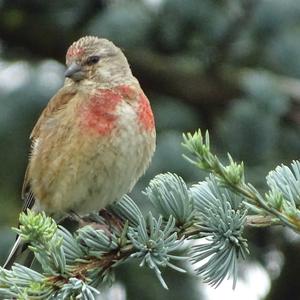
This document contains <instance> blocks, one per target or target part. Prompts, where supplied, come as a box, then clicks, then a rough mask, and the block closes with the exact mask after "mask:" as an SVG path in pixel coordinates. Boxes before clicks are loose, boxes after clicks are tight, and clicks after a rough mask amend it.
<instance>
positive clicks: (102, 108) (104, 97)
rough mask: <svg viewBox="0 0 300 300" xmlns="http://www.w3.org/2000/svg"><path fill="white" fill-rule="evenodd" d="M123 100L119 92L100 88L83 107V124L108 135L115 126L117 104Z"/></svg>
mask: <svg viewBox="0 0 300 300" xmlns="http://www.w3.org/2000/svg"><path fill="white" fill-rule="evenodd" d="M120 101H122V97H121V95H120V94H119V93H117V92H115V91H113V90H109V89H99V90H97V91H96V92H95V94H94V95H93V96H91V98H90V99H89V102H88V105H86V106H84V107H83V114H82V118H83V124H84V127H85V128H88V129H92V130H93V131H96V132H97V133H98V134H100V135H108V134H109V133H110V132H111V131H112V130H113V129H114V128H115V123H116V122H115V121H116V119H117V116H116V115H115V114H114V112H115V110H116V106H117V104H118V103H119V102H120Z"/></svg>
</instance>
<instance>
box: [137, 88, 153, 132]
mask: <svg viewBox="0 0 300 300" xmlns="http://www.w3.org/2000/svg"><path fill="white" fill-rule="evenodd" d="M138 118H139V121H140V124H141V125H142V126H143V127H144V128H145V129H146V130H152V129H153V128H154V117H153V113H152V109H151V106H150V103H149V100H148V98H147V97H146V96H145V94H144V93H143V92H141V93H140V95H139V106H138Z"/></svg>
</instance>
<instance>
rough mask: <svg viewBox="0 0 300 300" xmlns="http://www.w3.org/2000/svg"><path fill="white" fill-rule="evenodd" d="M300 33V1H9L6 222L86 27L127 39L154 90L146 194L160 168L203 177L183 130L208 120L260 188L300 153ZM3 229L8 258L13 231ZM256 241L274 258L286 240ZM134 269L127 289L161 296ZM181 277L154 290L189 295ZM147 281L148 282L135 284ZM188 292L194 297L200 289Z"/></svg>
mask: <svg viewBox="0 0 300 300" xmlns="http://www.w3.org/2000/svg"><path fill="white" fill-rule="evenodd" d="M299 33H300V5H299V1H298V0H285V1H282V0H272V1H270V0H261V1H258V0H224V1H215V0H201V1H199V0H185V1H180V0H161V1H150V0H147V1H146V0H145V1H142V0H131V1H125V0H124V1H117V0H115V1H101V0H87V1H79V0H76V1H74V0H73V1H49V2H45V1H39V0H27V1H22V0H1V1H0V155H1V156H0V157H1V168H0V225H1V226H6V228H7V227H9V226H11V225H16V219H17V214H18V211H19V209H20V207H21V201H20V196H19V195H20V189H21V185H22V178H23V174H24V170H25V167H26V163H27V158H28V152H29V149H30V146H29V140H28V137H29V134H30V131H31V129H32V127H33V125H34V123H35V121H36V119H37V117H38V115H39V114H40V112H41V110H42V108H43V107H44V106H45V105H46V103H47V101H48V100H49V98H50V97H51V96H52V95H53V94H54V93H55V92H56V90H57V89H58V88H59V87H60V86H61V85H62V84H63V70H64V67H63V62H64V55H65V51H66V49H67V47H68V45H69V44H70V43H71V42H73V41H74V40H75V39H77V38H78V37H80V36H82V35H86V34H94V35H98V36H101V37H106V38H109V39H111V40H112V41H114V42H115V43H116V44H117V45H119V46H120V47H121V48H122V49H124V51H125V54H126V55H127V57H128V59H129V61H130V63H131V66H132V69H133V72H134V74H136V76H137V77H138V79H139V80H140V82H141V85H142V86H143V88H144V89H145V92H146V94H147V95H148V97H149V98H150V100H151V103H152V106H153V110H154V114H155V117H156V126H157V130H158V139H157V151H156V154H155V157H154V159H153V162H152V164H151V166H150V168H149V170H148V172H147V174H146V175H145V176H144V178H143V179H142V180H141V181H140V183H139V184H138V185H137V187H136V189H135V191H134V192H133V193H134V194H135V196H134V197H135V198H137V196H139V197H140V199H139V200H138V201H139V203H140V204H143V199H144V198H143V197H142V196H141V194H140V191H141V190H142V189H143V188H144V186H145V185H146V184H147V183H148V182H149V179H150V178H152V177H153V176H154V175H156V174H158V173H160V172H165V171H171V172H176V173H177V174H179V175H181V176H182V177H183V178H184V179H185V180H187V181H190V182H196V181H198V180H200V179H201V178H203V176H204V175H203V174H200V173H199V172H198V171H196V170H194V169H193V167H192V166H190V165H189V164H187V163H186V162H185V161H184V160H183V159H182V158H181V153H182V148H181V145H180V143H181V140H182V139H181V135H182V132H183V131H194V130H195V129H197V128H199V127H201V128H202V129H206V128H209V129H210V132H211V136H212V138H213V141H214V144H215V147H216V151H217V152H218V153H219V154H221V155H224V156H225V155H226V152H227V151H228V152H230V153H231V154H232V155H233V156H234V157H235V158H236V159H239V160H243V161H244V162H245V164H246V166H247V174H248V176H249V178H251V179H254V182H255V183H257V184H260V185H261V187H262V188H263V185H262V182H261V179H263V178H264V177H263V176H265V175H266V172H267V170H269V169H270V168H273V167H274V166H275V165H277V164H279V163H280V162H285V163H289V162H290V161H291V160H292V159H297V158H299V154H300V139H299V134H300V79H299V78H298V77H300V54H299V53H300V40H299ZM50 59H51V60H50ZM148 205H150V204H148V203H147V204H146V207H149V206H148ZM0 235H1V237H0V239H1V241H3V242H1V247H0V249H1V253H0V255H1V257H2V260H3V259H4V257H3V255H5V252H6V249H7V247H8V244H9V243H8V242H6V240H7V239H6V237H7V236H8V231H7V230H6V229H3V230H1V231H0ZM266 236H268V238H266ZM271 237H273V239H272V238H271ZM284 239H285V240H286V243H288V244H289V245H290V242H289V241H288V238H284ZM252 240H253V243H254V245H253V248H255V249H258V251H255V253H256V257H257V259H258V260H260V261H261V262H262V263H264V264H266V265H267V264H268V261H267V260H265V259H264V258H265V257H267V255H266V252H268V249H271V248H272V247H273V246H274V245H277V246H278V245H279V246H278V247H279V248H280V247H282V246H280V245H281V244H280V243H279V242H278V237H277V236H276V237H274V234H273V231H272V230H269V231H267V232H265V231H264V232H262V233H257V234H256V235H255V237H254V238H253V239H252ZM4 241H5V242H4ZM6 243H7V244H6ZM4 244H5V245H4ZM290 247H299V246H298V245H297V244H295V245H292V246H290ZM282 248H284V247H282ZM259 249H261V251H259ZM291 253H294V252H293V251H291ZM285 254H286V255H288V253H285ZM294 259H295V258H294ZM288 260H289V259H288V257H287V261H288ZM298 261H299V258H298ZM291 265H292V266H291ZM291 265H289V272H291V273H292V272H294V274H297V272H298V274H299V271H300V270H299V268H300V267H299V266H300V263H299V264H294V267H293V264H291ZM124 272H125V273H124ZM134 272H137V271H136V269H133V271H132V269H131V267H128V268H126V267H125V270H123V273H122V272H121V274H120V280H122V281H123V282H124V283H125V284H126V287H127V289H128V293H127V294H128V295H130V296H129V299H130V300H132V299H139V298H140V295H141V293H142V292H143V293H144V294H147V293H148V294H149V295H152V294H151V293H152V291H153V290H154V289H156V288H154V286H153V284H156V283H152V280H154V281H155V280H156V279H155V278H153V277H149V276H148V275H147V274H143V275H135V276H134V277H132V275H130V274H133V273H134ZM285 272H286V270H285V266H283V273H282V274H285ZM122 274H123V275H122ZM137 274H138V273H137ZM170 276H173V275H170ZM174 276H175V277H176V276H181V275H177V274H174ZM271 276H272V274H271ZM137 277H138V279H137ZM176 278H177V279H175V278H174V283H178V282H182V286H180V285H179V284H174V287H172V286H170V288H171V289H174V290H176V288H177V293H176V292H174V293H173V292H172V293H165V292H163V291H161V292H158V294H157V296H156V295H155V297H154V298H155V299H171V298H173V299H180V298H181V296H180V295H181V294H180V293H179V291H182V290H183V289H188V288H187V287H188V285H191V284H192V283H191V282H192V281H189V278H188V277H180V279H178V278H179V277H176ZM138 280H139V281H141V283H138V285H140V288H141V286H143V287H144V288H145V291H144V290H143V291H140V292H139V293H138V292H137V291H138V290H139V289H136V282H137V281H138ZM150 281H151V283H150ZM186 281H188V282H189V283H186ZM142 282H143V283H142ZM145 282H147V283H145ZM183 282H185V283H184V284H183ZM293 288H294V289H295V290H297V286H295V287H294V286H293V284H292V283H291V282H286V281H285V278H283V277H282V276H280V277H279V278H278V279H277V281H276V282H275V284H274V285H273V286H272V289H271V292H270V295H269V299H282V298H286V299H289V298H288V296H287V295H289V294H288V293H289V292H291V291H293ZM135 289H136V290H135ZM151 290H152V291H151ZM189 290H190V291H191V292H190V294H189V296H188V297H186V298H187V299H199V295H197V293H195V292H193V293H192V289H189ZM295 293H296V292H295ZM158 295H163V296H161V298H159V296H158ZM176 295H177V296H176ZM143 298H144V299H154V298H153V297H150V296H149V297H148V298H147V297H146V296H145V297H143Z"/></svg>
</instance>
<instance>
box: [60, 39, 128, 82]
mask: <svg viewBox="0 0 300 300" xmlns="http://www.w3.org/2000/svg"><path fill="white" fill-rule="evenodd" d="M66 65H67V70H66V72H65V77H67V78H70V79H71V80H72V82H76V83H78V82H80V81H82V80H88V81H91V82H95V83H97V84H104V85H105V84H112V85H114V83H115V84H119V83H121V82H122V81H124V80H126V78H129V77H132V74H131V70H130V67H129V64H128V62H127V59H126V57H125V56H124V54H123V53H122V51H121V49H119V48H118V47H116V46H115V45H114V44H113V43H112V42H110V41H108V40H106V39H100V38H98V37H94V36H86V37H83V38H81V39H79V40H78V41H76V42H74V43H73V44H72V45H71V46H70V47H69V49H68V51H67V54H66Z"/></svg>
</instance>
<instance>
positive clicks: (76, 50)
mask: <svg viewBox="0 0 300 300" xmlns="http://www.w3.org/2000/svg"><path fill="white" fill-rule="evenodd" d="M83 53H84V49H83V48H81V47H75V46H71V47H70V48H69V49H68V51H67V55H66V57H67V58H73V57H78V56H81V55H82V54H83Z"/></svg>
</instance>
